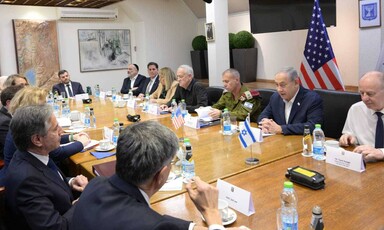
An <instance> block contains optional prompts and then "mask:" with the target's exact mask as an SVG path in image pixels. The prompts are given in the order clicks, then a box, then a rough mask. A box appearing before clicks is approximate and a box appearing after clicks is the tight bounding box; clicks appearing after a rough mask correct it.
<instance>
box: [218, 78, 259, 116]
mask: <svg viewBox="0 0 384 230" xmlns="http://www.w3.org/2000/svg"><path fill="white" fill-rule="evenodd" d="M240 95H241V96H240V97H239V99H237V100H235V99H234V98H233V94H232V93H231V92H228V91H226V90H224V92H223V95H221V97H220V99H219V101H218V102H217V103H216V104H214V105H213V106H212V108H215V109H219V110H223V109H224V108H227V109H228V111H230V112H231V115H234V116H236V119H237V120H238V121H244V120H245V118H246V117H247V116H248V113H250V114H251V121H256V118H257V117H258V115H259V114H260V112H261V111H260V105H261V98H260V96H259V93H258V92H257V91H249V90H248V88H247V87H246V86H245V85H242V86H241V89H240Z"/></svg>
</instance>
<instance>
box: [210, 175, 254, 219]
mask: <svg viewBox="0 0 384 230" xmlns="http://www.w3.org/2000/svg"><path fill="white" fill-rule="evenodd" d="M216 187H217V189H218V190H219V199H223V200H226V201H227V202H228V204H229V207H231V208H233V209H235V210H237V211H239V212H241V213H243V214H244V215H246V216H250V215H252V214H254V213H255V207H254V205H253V200H252V196H251V193H250V192H248V191H246V190H244V189H241V188H239V187H237V186H235V185H232V184H230V183H228V182H225V181H223V180H220V179H218V180H217V185H216Z"/></svg>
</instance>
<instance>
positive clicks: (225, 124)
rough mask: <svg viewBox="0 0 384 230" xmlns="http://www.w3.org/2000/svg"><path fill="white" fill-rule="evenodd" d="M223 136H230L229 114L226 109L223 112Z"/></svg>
mask: <svg viewBox="0 0 384 230" xmlns="http://www.w3.org/2000/svg"><path fill="white" fill-rule="evenodd" d="M223 135H232V126H231V114H230V113H229V111H228V109H227V108H225V109H224V112H223Z"/></svg>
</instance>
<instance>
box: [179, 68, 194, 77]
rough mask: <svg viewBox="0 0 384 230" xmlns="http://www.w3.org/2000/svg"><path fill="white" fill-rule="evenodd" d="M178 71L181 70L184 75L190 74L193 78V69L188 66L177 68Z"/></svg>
mask: <svg viewBox="0 0 384 230" xmlns="http://www.w3.org/2000/svg"><path fill="white" fill-rule="evenodd" d="M178 69H183V70H184V72H185V73H186V74H190V75H191V76H192V77H193V76H194V75H193V69H192V67H191V66H189V65H181V66H179V68H178Z"/></svg>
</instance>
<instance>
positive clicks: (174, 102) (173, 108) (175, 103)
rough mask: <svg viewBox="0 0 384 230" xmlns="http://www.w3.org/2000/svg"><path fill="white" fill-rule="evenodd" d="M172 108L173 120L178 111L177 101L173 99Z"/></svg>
mask: <svg viewBox="0 0 384 230" xmlns="http://www.w3.org/2000/svg"><path fill="white" fill-rule="evenodd" d="M171 108H172V116H171V118H173V117H174V116H175V111H176V109H177V102H176V99H172V102H171Z"/></svg>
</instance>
